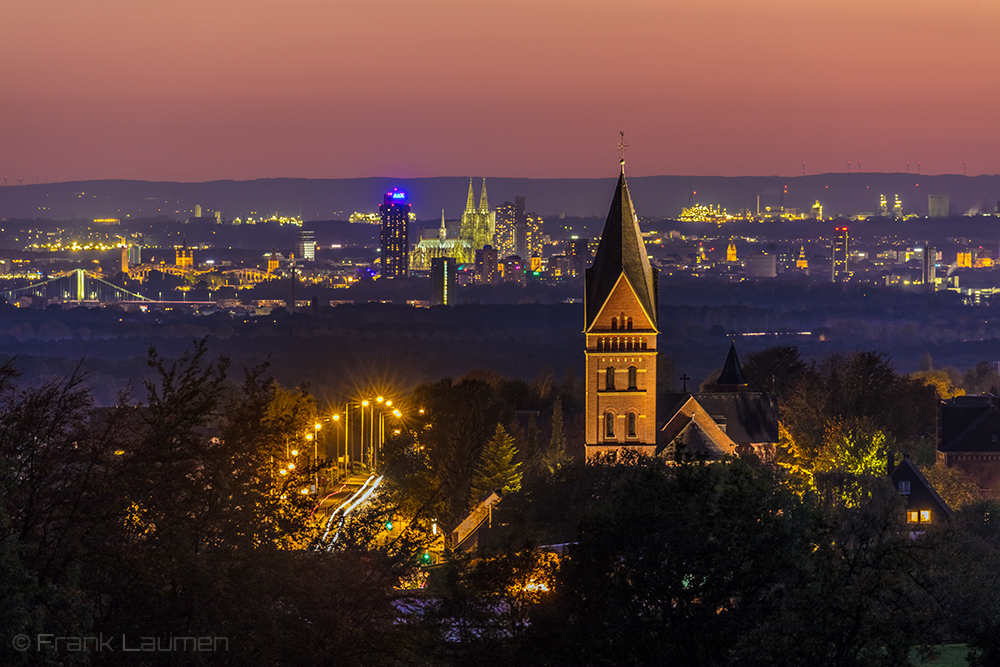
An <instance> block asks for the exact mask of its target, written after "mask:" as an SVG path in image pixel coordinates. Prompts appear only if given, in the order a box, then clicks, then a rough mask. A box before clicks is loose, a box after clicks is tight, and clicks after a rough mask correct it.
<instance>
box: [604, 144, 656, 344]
mask: <svg viewBox="0 0 1000 667" xmlns="http://www.w3.org/2000/svg"><path fill="white" fill-rule="evenodd" d="M622 274H624V275H625V277H626V279H628V282H629V284H630V285H631V286H632V289H633V290H634V291H635V294H636V296H637V297H638V299H639V303H640V304H641V305H642V307H643V308H644V309H645V311H646V313H647V314H648V315H649V318H650V320H651V321H652V323H653V326H654V327H655V326H656V325H657V321H658V319H659V308H658V303H657V299H658V294H657V279H656V273H655V269H653V268H652V267H651V266H650V265H649V257H648V256H647V255H646V245H645V244H644V243H643V241H642V232H641V231H640V230H639V221H638V220H637V219H636V217H635V209H634V207H633V205H632V196H631V195H630V194H629V191H628V183H627V182H626V181H625V163H624V161H623V162H622V173H621V176H620V177H619V178H618V187H617V188H616V189H615V195H614V197H613V198H612V200H611V210H610V211H608V219H607V221H606V222H605V223H604V232H603V233H602V234H601V244H600V245H599V246H598V247H597V255H596V256H595V257H594V265H593V266H592V267H591V268H589V269H587V290H586V297H587V303H586V319H587V321H586V325H587V328H590V326H591V325H592V324H593V323H594V320H595V319H596V318H597V315H598V314H599V313H600V311H601V307H602V306H604V302H605V301H607V299H608V297H609V296H610V295H611V292H612V290H613V289H614V287H615V284H616V283H617V282H618V278H619V277H620V276H621V275H622Z"/></svg>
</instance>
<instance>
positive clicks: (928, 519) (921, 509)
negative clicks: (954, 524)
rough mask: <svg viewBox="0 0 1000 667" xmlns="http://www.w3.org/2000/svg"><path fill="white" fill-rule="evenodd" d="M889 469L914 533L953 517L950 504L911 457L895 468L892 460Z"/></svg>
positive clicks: (890, 476) (907, 520) (908, 522)
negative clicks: (903, 501)
mask: <svg viewBox="0 0 1000 667" xmlns="http://www.w3.org/2000/svg"><path fill="white" fill-rule="evenodd" d="M889 467H890V468H891V469H892V472H890V473H889V479H890V480H892V484H893V486H894V487H895V488H896V490H897V491H898V492H899V495H901V496H903V499H904V500H905V501H906V523H907V524H908V525H909V526H910V527H911V529H912V530H913V531H914V532H920V531H921V530H922V529H923V528H926V527H927V526H930V525H933V524H935V523H941V522H942V521H945V520H947V519H948V518H949V517H951V508H949V507H948V503H946V502H945V501H944V499H943V498H941V496H939V495H938V492H937V491H935V490H934V487H933V486H931V483H930V482H928V481H927V478H926V477H924V475H923V473H922V472H920V469H919V468H917V466H916V465H914V463H913V461H911V460H910V457H909V456H907V457H905V458H904V459H903V460H902V461H900V463H899V465H898V466H895V467H893V465H892V459H891V458H890V463H889Z"/></svg>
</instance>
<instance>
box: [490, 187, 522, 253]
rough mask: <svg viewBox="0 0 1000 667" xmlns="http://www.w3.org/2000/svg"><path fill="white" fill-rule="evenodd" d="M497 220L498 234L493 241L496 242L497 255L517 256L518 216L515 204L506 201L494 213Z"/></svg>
mask: <svg viewBox="0 0 1000 667" xmlns="http://www.w3.org/2000/svg"><path fill="white" fill-rule="evenodd" d="M494 215H495V220H496V233H495V234H494V236H493V240H494V241H495V242H496V245H495V247H496V250H497V255H499V256H500V257H508V256H510V255H516V254H517V249H516V241H515V238H516V231H515V229H516V222H517V214H516V209H515V206H514V204H513V203H511V202H509V201H505V202H504V203H502V204H500V206H498V207H497V210H496V211H495V213H494Z"/></svg>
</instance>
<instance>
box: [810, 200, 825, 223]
mask: <svg viewBox="0 0 1000 667" xmlns="http://www.w3.org/2000/svg"><path fill="white" fill-rule="evenodd" d="M812 218H813V220H822V219H823V205H822V204H820V203H819V200H818V199H817V200H816V203H815V204H813V206H812Z"/></svg>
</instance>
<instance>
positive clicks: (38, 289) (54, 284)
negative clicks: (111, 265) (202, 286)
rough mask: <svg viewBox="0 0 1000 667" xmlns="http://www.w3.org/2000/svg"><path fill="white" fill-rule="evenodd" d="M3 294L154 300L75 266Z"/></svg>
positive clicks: (112, 300)
mask: <svg viewBox="0 0 1000 667" xmlns="http://www.w3.org/2000/svg"><path fill="white" fill-rule="evenodd" d="M3 294H4V298H5V299H6V300H7V301H8V302H14V301H17V300H18V299H20V298H22V297H26V296H27V297H39V298H46V299H60V300H62V301H70V302H73V301H76V302H81V303H82V302H85V301H90V302H95V301H96V302H98V303H119V302H123V301H125V302H127V301H150V302H151V301H153V300H152V299H148V298H146V297H144V296H142V295H141V294H136V293H135V292H130V291H128V290H127V289H125V288H123V287H119V286H118V285H113V284H112V283H109V282H108V281H107V280H104V279H103V278H101V277H100V276H99V275H97V274H96V273H91V272H90V271H86V270H84V269H74V270H72V271H68V272H66V273H62V274H58V275H55V276H53V277H52V278H49V279H48V280H46V281H44V282H40V283H36V284H34V285H28V286H27V287H21V288H18V289H13V290H7V291H6V292H4V293H3Z"/></svg>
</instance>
